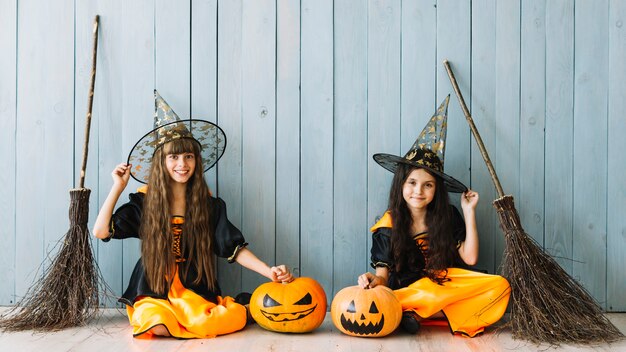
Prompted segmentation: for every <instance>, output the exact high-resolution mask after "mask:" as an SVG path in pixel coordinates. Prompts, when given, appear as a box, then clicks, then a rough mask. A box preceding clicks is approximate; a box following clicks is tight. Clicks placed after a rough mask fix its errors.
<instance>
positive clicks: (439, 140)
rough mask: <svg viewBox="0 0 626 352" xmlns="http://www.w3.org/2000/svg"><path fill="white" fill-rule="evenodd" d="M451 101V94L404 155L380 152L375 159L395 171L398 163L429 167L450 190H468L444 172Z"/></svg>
mask: <svg viewBox="0 0 626 352" xmlns="http://www.w3.org/2000/svg"><path fill="white" fill-rule="evenodd" d="M449 101H450V95H448V96H447V97H446V99H445V100H444V101H443V102H442V103H441V105H440V106H439V108H438V109H437V111H436V112H435V114H434V115H433V117H431V118H430V121H428V123H427V124H426V127H424V129H423V130H422V133H420V135H419V137H417V140H415V143H413V146H411V149H409V151H408V152H407V153H406V154H405V155H404V157H401V156H397V155H391V154H384V153H378V154H374V160H375V161H376V162H377V163H378V164H379V165H380V166H382V167H384V168H385V169H387V170H389V171H391V172H393V173H395V172H396V168H397V167H398V163H402V164H407V165H411V166H414V167H418V168H423V169H427V170H428V171H430V172H432V173H433V174H435V175H437V176H439V177H441V178H442V179H443V181H444V182H445V184H446V186H447V188H448V192H453V193H462V192H465V191H467V187H465V185H464V184H463V183H461V181H459V180H457V179H455V178H454V177H452V176H450V175H448V174H446V173H444V172H443V160H444V155H445V150H446V145H445V143H446V131H447V126H448V123H447V119H448V102H449Z"/></svg>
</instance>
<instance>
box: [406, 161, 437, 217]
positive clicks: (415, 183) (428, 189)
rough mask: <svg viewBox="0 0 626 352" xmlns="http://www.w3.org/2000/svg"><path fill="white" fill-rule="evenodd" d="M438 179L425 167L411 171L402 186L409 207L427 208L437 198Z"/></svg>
mask: <svg viewBox="0 0 626 352" xmlns="http://www.w3.org/2000/svg"><path fill="white" fill-rule="evenodd" d="M436 185H437V180H436V179H435V176H433V175H431V174H430V173H428V171H426V170H424V169H415V170H413V171H411V173H410V174H409V176H408V177H407V179H406V181H405V182H404V185H403V186H402V197H403V198H404V201H405V202H406V205H407V207H408V208H409V209H410V210H412V211H414V210H425V209H426V207H427V206H428V204H430V202H432V200H433V199H434V198H435V189H436Z"/></svg>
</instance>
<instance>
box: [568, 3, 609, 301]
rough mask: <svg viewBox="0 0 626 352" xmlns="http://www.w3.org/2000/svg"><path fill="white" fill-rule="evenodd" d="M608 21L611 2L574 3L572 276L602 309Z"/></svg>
mask: <svg viewBox="0 0 626 352" xmlns="http://www.w3.org/2000/svg"><path fill="white" fill-rule="evenodd" d="M608 19H609V18H608V1H577V2H576V7H575V20H574V21H575V22H574V23H575V33H574V38H575V44H574V47H575V55H576V56H575V62H574V70H575V72H574V74H575V85H574V92H575V100H574V170H573V172H574V204H576V206H575V207H574V221H573V225H574V229H576V231H575V233H574V238H573V240H574V251H573V254H574V267H573V274H574V277H575V278H577V279H578V280H579V281H580V282H581V283H582V284H583V285H584V286H585V288H586V289H587V290H588V291H589V292H590V293H591V294H592V295H593V297H594V298H595V299H596V300H598V301H599V302H600V304H601V305H603V306H604V304H605V303H606V244H607V242H606V229H607V223H606V211H607V207H606V206H607V177H606V175H607V153H606V142H605V141H606V138H607V105H608V100H607V93H608V90H607V81H608V65H607V64H608V50H607V49H608V33H607V32H608V28H607V25H606V23H608ZM599 23H602V24H604V25H602V26H600V25H598V24H599ZM599 141H602V142H601V143H598V142H599Z"/></svg>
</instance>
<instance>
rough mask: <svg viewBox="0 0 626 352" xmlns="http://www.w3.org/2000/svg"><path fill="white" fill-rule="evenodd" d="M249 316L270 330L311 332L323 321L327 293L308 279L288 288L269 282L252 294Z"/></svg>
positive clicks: (297, 281) (293, 282) (298, 279)
mask: <svg viewBox="0 0 626 352" xmlns="http://www.w3.org/2000/svg"><path fill="white" fill-rule="evenodd" d="M250 314H251V315H252V317H253V318H254V320H255V321H256V322H257V324H259V326H261V327H262V328H265V329H267V330H271V331H277V332H293V333H300V332H309V331H312V330H315V329H316V328H317V327H318V326H320V325H321V324H322V322H323V321H324V317H325V316H326V293H324V289H323V288H322V286H321V285H320V284H319V283H318V282H317V281H315V280H313V279H311V278H308V277H300V278H297V279H295V280H293V281H292V282H290V283H288V284H283V283H278V282H267V283H264V284H263V285H261V286H259V287H258V288H257V289H256V290H254V292H253V293H252V297H251V298H250Z"/></svg>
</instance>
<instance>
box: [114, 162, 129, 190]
mask: <svg viewBox="0 0 626 352" xmlns="http://www.w3.org/2000/svg"><path fill="white" fill-rule="evenodd" d="M130 167H131V165H130V164H126V163H121V164H119V165H117V166H116V167H115V169H113V172H111V177H112V178H113V187H119V188H120V189H122V190H123V189H124V188H126V185H127V184H128V180H129V179H130Z"/></svg>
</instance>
